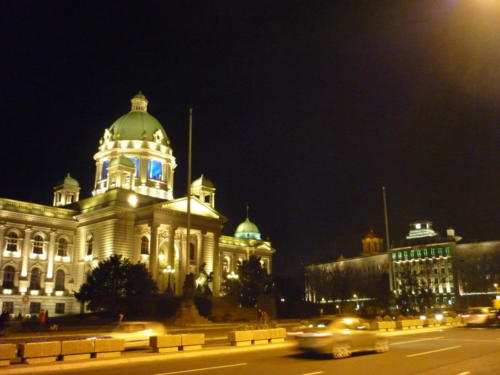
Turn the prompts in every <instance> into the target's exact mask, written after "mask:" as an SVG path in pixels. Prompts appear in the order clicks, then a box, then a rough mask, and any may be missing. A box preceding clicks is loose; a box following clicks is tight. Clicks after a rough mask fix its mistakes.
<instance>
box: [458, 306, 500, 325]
mask: <svg viewBox="0 0 500 375" xmlns="http://www.w3.org/2000/svg"><path fill="white" fill-rule="evenodd" d="M462 318H463V320H464V322H465V324H467V326H469V327H470V326H486V325H498V324H500V311H499V310H497V309H495V308H493V307H484V306H483V307H470V308H469V310H468V312H467V313H465V314H462Z"/></svg>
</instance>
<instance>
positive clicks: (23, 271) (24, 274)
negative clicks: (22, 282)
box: [21, 227, 33, 277]
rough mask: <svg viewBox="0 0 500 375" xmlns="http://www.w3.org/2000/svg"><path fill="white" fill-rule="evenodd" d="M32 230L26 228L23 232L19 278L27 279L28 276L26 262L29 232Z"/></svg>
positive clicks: (28, 250) (29, 245) (27, 259)
mask: <svg viewBox="0 0 500 375" xmlns="http://www.w3.org/2000/svg"><path fill="white" fill-rule="evenodd" d="M32 231H33V229H31V227H26V229H25V230H24V244H23V245H24V246H23V254H22V258H23V263H22V266H21V277H27V276H28V261H29V254H30V251H31V241H30V239H31V232H32Z"/></svg>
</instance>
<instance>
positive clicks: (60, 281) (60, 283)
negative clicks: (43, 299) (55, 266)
mask: <svg viewBox="0 0 500 375" xmlns="http://www.w3.org/2000/svg"><path fill="white" fill-rule="evenodd" d="M65 277H66V274H65V273H64V271H63V270H57V272H56V287H55V290H64V279H65Z"/></svg>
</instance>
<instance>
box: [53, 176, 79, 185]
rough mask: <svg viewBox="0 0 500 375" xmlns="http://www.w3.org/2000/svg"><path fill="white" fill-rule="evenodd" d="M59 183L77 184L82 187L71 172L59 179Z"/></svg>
mask: <svg viewBox="0 0 500 375" xmlns="http://www.w3.org/2000/svg"><path fill="white" fill-rule="evenodd" d="M57 185H58V186H59V185H71V186H76V187H80V183H79V182H78V181H77V180H76V179H75V178H73V177H71V176H70V175H69V173H68V174H67V175H66V177H64V179H63V180H59V182H58V183H57Z"/></svg>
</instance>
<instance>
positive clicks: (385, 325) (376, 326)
mask: <svg viewBox="0 0 500 375" xmlns="http://www.w3.org/2000/svg"><path fill="white" fill-rule="evenodd" d="M370 329H373V330H378V331H394V330H395V329H396V322H395V321H394V320H382V321H374V322H371V323H370Z"/></svg>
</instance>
